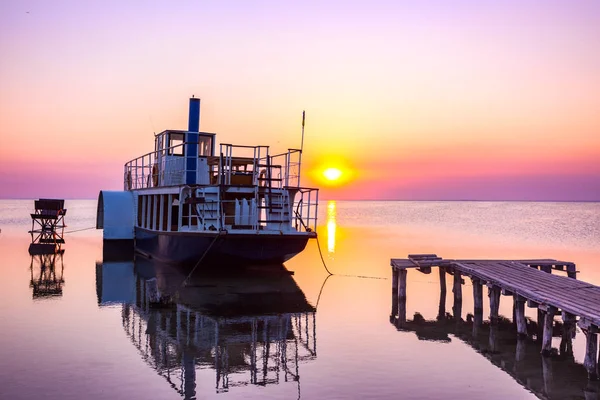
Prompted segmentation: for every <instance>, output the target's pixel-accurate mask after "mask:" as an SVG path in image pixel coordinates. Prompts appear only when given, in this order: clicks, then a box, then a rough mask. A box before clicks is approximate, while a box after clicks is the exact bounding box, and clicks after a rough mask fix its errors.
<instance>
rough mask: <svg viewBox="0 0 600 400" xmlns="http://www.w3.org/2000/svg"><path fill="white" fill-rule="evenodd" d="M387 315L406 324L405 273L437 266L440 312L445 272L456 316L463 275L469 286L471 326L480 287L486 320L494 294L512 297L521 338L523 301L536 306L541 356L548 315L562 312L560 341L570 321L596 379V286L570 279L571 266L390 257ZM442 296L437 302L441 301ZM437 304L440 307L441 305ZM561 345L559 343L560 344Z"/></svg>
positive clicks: (479, 318)
mask: <svg viewBox="0 0 600 400" xmlns="http://www.w3.org/2000/svg"><path fill="white" fill-rule="evenodd" d="M391 266H392V300H393V303H392V304H393V306H392V318H397V321H398V324H399V325H400V326H401V325H402V324H403V323H406V276H407V270H408V269H410V268H415V269H417V270H419V271H420V272H422V273H425V274H429V273H431V268H432V267H438V269H439V276H440V291H441V294H442V295H443V296H441V297H440V310H441V309H442V308H444V307H445V293H446V273H448V274H450V275H452V276H453V278H454V279H453V287H452V292H453V294H454V306H453V314H454V316H455V318H457V319H458V320H460V319H461V314H462V284H463V283H464V280H463V276H468V277H469V278H471V281H472V284H473V298H474V313H473V329H474V330H475V329H476V327H480V326H481V325H482V323H483V286H484V285H485V286H487V287H488V296H489V298H490V301H489V303H490V323H492V324H494V323H496V321H498V319H499V318H500V316H499V315H498V309H499V305H500V297H501V295H504V296H511V297H512V298H513V302H514V303H513V314H514V315H513V320H514V322H515V324H516V327H517V334H518V335H519V337H522V338H524V337H527V334H528V332H527V320H526V318H525V305H527V306H528V307H531V308H537V309H538V325H539V326H540V327H543V328H541V335H540V337H541V338H542V354H543V355H545V356H548V355H550V354H551V350H552V333H553V328H554V316H555V315H557V314H559V313H560V314H561V315H562V319H563V334H562V336H563V340H564V341H565V345H566V346H568V347H571V346H569V344H570V341H571V339H572V337H574V334H575V324H576V323H577V325H578V326H579V328H580V329H581V330H582V332H583V333H584V334H585V336H586V354H585V361H584V366H585V368H586V370H587V372H588V377H589V379H591V380H596V379H597V378H598V329H599V327H600V287H599V286H595V285H592V284H590V283H586V282H582V281H579V280H577V279H576V274H577V271H576V268H575V264H574V263H572V262H567V261H558V260H552V259H538V260H455V259H443V258H441V257H438V256H437V255H436V254H411V255H409V256H408V258H407V259H392V260H391ZM553 270H555V271H562V272H566V275H567V276H559V275H555V274H554V275H553V274H552V271H553ZM442 299H443V302H442ZM442 304H443V305H444V307H442ZM562 345H563V344H562V343H561V347H562Z"/></svg>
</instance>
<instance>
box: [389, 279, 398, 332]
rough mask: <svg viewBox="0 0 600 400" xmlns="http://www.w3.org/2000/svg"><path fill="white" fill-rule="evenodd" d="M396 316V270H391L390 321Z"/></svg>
mask: <svg viewBox="0 0 600 400" xmlns="http://www.w3.org/2000/svg"><path fill="white" fill-rule="evenodd" d="M396 315H398V270H397V269H396V268H392V313H391V314H390V320H392V319H394V318H396Z"/></svg>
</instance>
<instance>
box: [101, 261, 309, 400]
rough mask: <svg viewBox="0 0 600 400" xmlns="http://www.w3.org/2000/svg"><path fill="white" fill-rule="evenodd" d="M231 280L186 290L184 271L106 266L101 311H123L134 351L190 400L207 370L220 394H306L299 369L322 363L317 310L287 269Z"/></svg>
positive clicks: (210, 279)
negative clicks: (281, 390)
mask: <svg viewBox="0 0 600 400" xmlns="http://www.w3.org/2000/svg"><path fill="white" fill-rule="evenodd" d="M227 275H229V276H224V275H216V274H212V275H206V274H204V275H199V274H196V275H194V276H193V277H192V278H191V280H190V281H189V282H188V283H187V285H183V282H184V280H185V277H186V276H185V275H184V273H183V271H181V270H179V269H178V267H173V266H169V265H164V264H159V263H155V262H151V261H148V260H146V259H144V258H137V259H135V260H134V261H111V262H104V263H100V262H99V263H97V264H96V290H97V295H98V304H99V306H100V307H103V306H106V305H115V304H122V312H121V316H122V324H123V329H124V330H125V333H126V334H127V336H128V337H129V338H130V340H131V342H132V344H133V345H134V346H135V347H136V348H137V349H138V351H139V352H140V355H141V356H142V358H143V360H144V361H145V362H146V363H147V364H148V365H150V366H151V367H152V368H153V369H155V370H156V372H157V373H158V374H159V375H160V376H162V377H164V378H165V380H166V381H167V382H168V384H169V385H170V386H171V387H172V388H173V389H174V390H176V391H177V392H178V393H179V394H180V395H181V396H183V397H184V398H190V399H191V398H195V396H196V392H197V388H196V375H197V374H199V373H202V372H203V371H205V370H208V369H213V370H214V390H215V391H216V392H217V393H219V392H226V391H229V390H230V389H231V388H234V387H236V386H247V385H249V384H250V385H259V386H264V385H270V384H278V383H283V382H290V383H293V384H295V385H297V386H298V393H300V364H301V363H302V362H306V361H310V360H314V359H315V358H316V356H317V348H316V309H315V308H314V307H313V306H311V305H310V304H309V303H308V302H307V300H306V297H305V296H304V294H303V293H302V291H301V290H300V288H299V287H298V286H297V285H296V283H295V281H294V279H293V278H292V276H291V275H290V273H289V272H288V271H287V270H285V269H283V267H282V269H281V272H273V270H272V269H271V270H270V271H269V270H267V271H260V270H259V271H256V270H254V271H246V272H244V271H243V270H241V271H236V272H235V273H231V272H230V273H228V274H227ZM202 386H205V385H204V384H203V385H202ZM202 390H203V391H204V390H208V388H202Z"/></svg>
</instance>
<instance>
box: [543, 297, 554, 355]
mask: <svg viewBox="0 0 600 400" xmlns="http://www.w3.org/2000/svg"><path fill="white" fill-rule="evenodd" d="M540 308H541V309H542V310H544V309H545V311H546V316H545V317H544V333H543V336H542V355H544V356H549V355H550V353H551V351H552V328H553V327H554V314H556V311H557V310H556V308H555V307H552V306H543V305H540Z"/></svg>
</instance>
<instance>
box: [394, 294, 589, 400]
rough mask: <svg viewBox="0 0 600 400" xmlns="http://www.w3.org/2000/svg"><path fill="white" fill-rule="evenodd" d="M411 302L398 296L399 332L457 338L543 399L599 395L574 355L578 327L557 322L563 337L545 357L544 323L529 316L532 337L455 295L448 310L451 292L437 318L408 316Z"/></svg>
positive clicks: (427, 337) (557, 333) (442, 340)
mask: <svg viewBox="0 0 600 400" xmlns="http://www.w3.org/2000/svg"><path fill="white" fill-rule="evenodd" d="M405 307H406V300H405V299H402V298H400V297H399V296H398V295H396V294H394V295H393V296H392V313H391V316H390V322H391V323H392V324H393V325H394V326H395V327H396V328H397V329H398V330H399V331H404V332H414V333H415V334H416V335H417V337H418V338H419V340H428V341H436V342H440V343H449V342H451V341H452V340H453V338H456V339H458V340H461V341H462V342H464V343H466V344H467V345H469V346H470V347H471V348H473V349H474V350H475V351H476V352H478V353H479V354H481V355H482V356H483V357H485V358H487V359H488V360H489V361H490V362H491V363H492V364H494V365H496V366H497V367H498V368H500V369H501V370H503V371H504V372H506V373H507V374H509V375H510V376H512V377H513V378H514V379H515V380H516V381H517V382H519V384H521V385H522V386H523V387H525V388H527V389H528V390H530V391H531V392H532V393H534V394H535V395H536V396H538V397H539V398H542V399H597V398H599V396H600V391H599V387H598V382H595V381H590V380H588V373H587V370H586V368H585V367H584V366H583V365H582V364H579V363H577V362H575V359H574V357H573V349H572V338H573V337H574V336H575V332H574V331H570V332H569V333H570V334H568V335H566V334H565V333H566V331H565V329H564V325H563V324H561V323H559V322H557V321H555V326H554V332H553V336H554V337H559V338H561V340H560V346H559V348H558V349H556V348H553V349H552V353H553V355H552V356H551V357H548V356H542V355H541V348H542V345H541V341H542V337H541V334H540V326H539V325H538V324H537V323H536V322H535V321H531V320H527V324H528V325H527V331H528V336H527V337H519V336H518V335H517V328H516V324H514V323H513V322H512V321H511V320H510V319H508V318H506V317H503V316H499V318H497V319H496V320H495V321H494V322H493V323H492V322H490V321H483V320H482V319H481V313H480V311H481V310H475V315H473V314H470V313H469V314H467V318H466V320H465V319H463V318H462V317H461V315H462V301H460V300H459V301H457V300H456V299H455V302H454V305H453V307H452V310H451V312H447V311H446V291H445V290H442V291H440V298H439V311H438V315H437V318H436V319H435V320H425V319H424V318H423V316H422V315H421V314H420V313H418V312H415V314H414V316H413V318H412V320H411V319H407V318H406V317H405V316H404V315H403V313H405V312H406V309H405Z"/></svg>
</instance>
